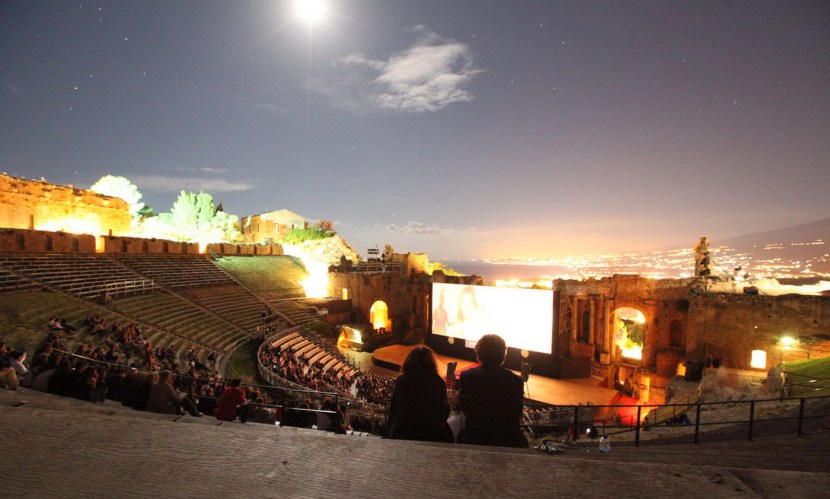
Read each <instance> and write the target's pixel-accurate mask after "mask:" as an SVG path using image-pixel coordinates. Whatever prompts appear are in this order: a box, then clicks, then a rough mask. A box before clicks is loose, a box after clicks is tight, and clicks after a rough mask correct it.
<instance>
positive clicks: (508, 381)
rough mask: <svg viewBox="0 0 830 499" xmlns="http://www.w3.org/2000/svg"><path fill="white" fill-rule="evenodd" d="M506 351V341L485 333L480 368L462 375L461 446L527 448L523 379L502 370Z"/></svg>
mask: <svg viewBox="0 0 830 499" xmlns="http://www.w3.org/2000/svg"><path fill="white" fill-rule="evenodd" d="M506 352H507V345H506V344H505V342H504V339H502V338H501V337H500V336H498V335H495V334H485V335H484V336H482V337H481V339H480V340H479V341H478V343H476V356H477V357H478V361H479V362H481V365H480V366H478V367H475V368H473V369H469V370H467V371H464V372H462V373H461V379H460V380H459V391H460V401H461V410H462V411H463V412H464V415H465V416H466V418H467V421H466V428H465V430H464V432H463V433H462V434H461V442H462V443H467V444H475V445H497V446H501V447H527V446H528V444H527V439H525V437H524V435H523V434H522V431H521V427H520V424H521V419H522V410H523V398H524V387H523V385H522V378H520V377H519V376H517V375H515V374H514V373H512V372H510V371H508V370H507V369H505V368H503V367H502V364H503V363H504V357H505V354H506Z"/></svg>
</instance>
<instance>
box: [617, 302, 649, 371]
mask: <svg viewBox="0 0 830 499" xmlns="http://www.w3.org/2000/svg"><path fill="white" fill-rule="evenodd" d="M645 323H646V317H645V315H643V313H642V312H640V311H639V310H637V309H634V308H628V307H624V308H620V309H617V310H616V311H615V312H614V342H615V343H616V344H617V346H618V347H619V348H620V353H621V355H622V356H623V357H624V358H626V359H632V360H642V359H643V343H644V340H645V335H644V331H645Z"/></svg>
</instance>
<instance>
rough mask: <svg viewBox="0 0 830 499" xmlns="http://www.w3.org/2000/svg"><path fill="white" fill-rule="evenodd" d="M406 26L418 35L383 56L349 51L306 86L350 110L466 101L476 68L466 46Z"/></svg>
mask: <svg viewBox="0 0 830 499" xmlns="http://www.w3.org/2000/svg"><path fill="white" fill-rule="evenodd" d="M412 31H413V32H415V33H417V34H418V35H419V36H418V40H417V41H416V42H415V43H414V44H413V45H412V46H410V47H409V48H407V49H406V50H403V51H401V52H397V53H395V54H392V55H391V56H390V57H389V59H388V60H386V61H382V60H373V59H370V58H368V57H366V56H365V55H363V54H360V53H354V54H350V55H348V56H346V57H344V58H342V59H340V61H339V63H340V64H339V65H335V68H336V69H337V71H336V73H335V74H334V75H332V76H331V77H329V78H325V79H316V80H312V81H311V82H310V86H311V87H312V89H314V90H316V91H317V92H319V93H321V94H323V95H325V96H327V97H328V98H329V100H330V101H331V103H332V104H333V105H335V106H337V107H342V108H346V109H351V110H354V111H366V110H392V111H401V112H407V113H421V112H426V111H437V110H439V109H442V108H444V107H447V106H448V105H450V104H452V103H455V102H467V101H470V100H472V99H473V94H472V93H470V91H469V90H467V88H466V87H467V85H468V84H469V83H470V81H471V80H472V79H473V77H474V76H475V75H477V74H478V73H480V72H481V70H480V69H478V68H477V67H476V65H475V63H474V61H473V57H472V53H471V51H470V48H469V47H468V46H467V45H465V44H463V43H460V42H457V41H455V40H451V39H448V38H444V37H442V36H439V35H437V34H435V33H432V32H430V31H429V30H427V29H426V28H425V27H423V26H416V27H415V28H413V29H412Z"/></svg>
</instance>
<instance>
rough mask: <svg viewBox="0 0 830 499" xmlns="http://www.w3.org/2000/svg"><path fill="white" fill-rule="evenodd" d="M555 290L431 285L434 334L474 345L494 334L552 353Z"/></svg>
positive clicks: (518, 345) (519, 346) (513, 344)
mask: <svg viewBox="0 0 830 499" xmlns="http://www.w3.org/2000/svg"><path fill="white" fill-rule="evenodd" d="M552 331H553V291H550V290H538V289H518V288H495V287H491V286H467V285H462V284H441V283H435V284H433V285H432V334H437V335H440V336H447V337H450V338H458V339H463V340H464V341H465V342H466V344H467V346H469V347H472V346H473V345H475V343H476V342H477V341H478V339H479V338H481V337H482V336H483V335H485V334H490V333H494V334H497V335H499V336H501V337H502V338H504V341H506V342H507V346H509V347H513V348H517V349H520V350H532V351H534V352H540V353H547V354H549V353H551V336H552Z"/></svg>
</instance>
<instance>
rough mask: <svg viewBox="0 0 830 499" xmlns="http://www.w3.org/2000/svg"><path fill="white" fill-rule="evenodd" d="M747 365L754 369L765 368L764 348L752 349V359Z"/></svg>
mask: <svg viewBox="0 0 830 499" xmlns="http://www.w3.org/2000/svg"><path fill="white" fill-rule="evenodd" d="M749 365H750V367H753V368H755V369H766V368H767V352H766V351H765V350H753V351H752V359H751V360H750V361H749Z"/></svg>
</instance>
